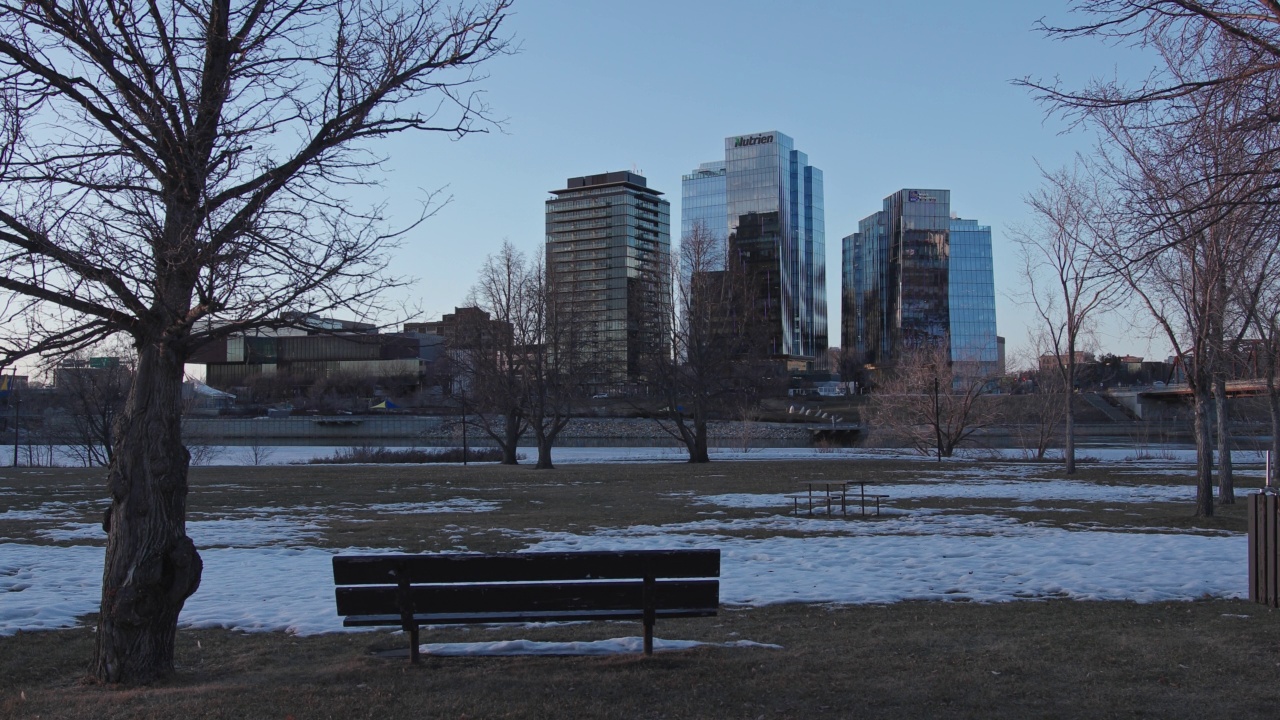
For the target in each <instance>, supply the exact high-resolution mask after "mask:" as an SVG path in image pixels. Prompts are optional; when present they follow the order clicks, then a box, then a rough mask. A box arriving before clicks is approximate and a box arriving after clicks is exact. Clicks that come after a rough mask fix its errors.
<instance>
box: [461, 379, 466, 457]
mask: <svg viewBox="0 0 1280 720" xmlns="http://www.w3.org/2000/svg"><path fill="white" fill-rule="evenodd" d="M466 464H467V389H466V388H462V465H463V466H464V467H465V466H466Z"/></svg>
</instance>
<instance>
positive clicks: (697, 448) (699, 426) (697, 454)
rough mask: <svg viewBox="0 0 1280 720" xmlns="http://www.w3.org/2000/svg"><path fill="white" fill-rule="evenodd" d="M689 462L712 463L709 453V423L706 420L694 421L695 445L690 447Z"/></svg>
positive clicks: (696, 419) (698, 419)
mask: <svg viewBox="0 0 1280 720" xmlns="http://www.w3.org/2000/svg"><path fill="white" fill-rule="evenodd" d="M689 462H691V463H706V462H711V455H710V454H709V453H708V452H707V421H706V420H705V419H702V418H695V419H694V421H693V444H692V445H691V446H689Z"/></svg>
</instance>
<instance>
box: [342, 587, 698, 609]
mask: <svg viewBox="0 0 1280 720" xmlns="http://www.w3.org/2000/svg"><path fill="white" fill-rule="evenodd" d="M719 587H720V583H719V582H718V581H716V580H659V581H657V582H656V583H655V591H656V596H655V605H654V607H655V608H656V609H659V610H663V609H668V608H678V607H694V606H702V607H716V606H717V605H719V603H720V593H719ZM399 593H400V590H399V588H397V587H396V586H394V585H390V586H358V587H339V588H337V589H336V591H335V594H336V596H337V601H338V614H339V615H371V614H386V613H388V612H390V611H393V610H396V609H397V608H398V600H399ZM409 594H410V597H411V598H412V602H413V611H414V612H415V613H430V614H439V613H472V614H474V613H490V612H505V613H517V612H539V611H546V610H566V611H578V610H583V611H585V610H635V609H638V608H643V607H644V597H643V594H644V583H643V582H642V581H638V580H633V581H628V582H619V581H604V582H590V583H583V582H579V583H573V584H564V585H562V584H556V583H497V584H484V585H479V584H477V585H420V586H415V587H413V588H411V589H410V591H409Z"/></svg>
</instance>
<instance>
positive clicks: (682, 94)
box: [373, 0, 1165, 363]
mask: <svg viewBox="0 0 1280 720" xmlns="http://www.w3.org/2000/svg"><path fill="white" fill-rule="evenodd" d="M1041 18H1045V19H1046V20H1047V21H1049V22H1057V23H1069V22H1071V20H1072V17H1071V16H1070V14H1069V13H1068V12H1067V8H1066V3H1065V1H1063V2H1056V1H1045V0H1037V1H1032V2H1027V1H1025V0H1022V1H1015V0H984V1H983V2H981V3H957V2H954V0H917V1H916V2H911V3H885V2H868V1H864V0H845V1H840V2H824V1H820V0H796V1H794V2H790V3H787V4H785V5H783V4H779V3H775V2H765V1H760V0H733V1H729V0H684V1H682V2H676V1H674V0H651V1H650V2H645V3H622V2H614V1H605V0H516V3H515V7H514V9H513V15H512V17H511V18H510V20H509V27H508V30H509V32H510V33H511V34H512V35H513V36H514V41H513V44H514V45H515V46H517V47H518V52H517V53H515V54H513V55H509V56H503V57H499V58H496V59H494V60H492V61H490V62H489V63H487V64H486V66H485V68H484V69H485V71H487V73H488V75H489V77H488V78H487V79H486V80H484V81H483V82H481V83H480V84H479V85H478V86H477V87H478V88H479V89H482V90H483V91H484V99H485V101H486V102H487V103H488V105H489V106H490V108H491V112H492V114H493V115H494V116H495V117H498V118H502V119H503V123H502V125H501V128H500V129H498V130H495V131H493V132H489V133H486V134H472V135H469V136H467V137H465V138H463V139H461V140H457V141H455V140H451V139H449V138H448V137H445V136H443V135H432V134H415V135H404V136H399V137H396V138H393V139H389V140H387V141H384V142H381V143H379V144H377V145H374V146H373V149H375V150H376V151H378V152H381V153H384V154H386V155H387V156H388V158H389V159H388V162H387V164H386V166H385V169H386V175H385V181H384V184H383V187H382V188H381V189H380V191H379V192H378V199H379V200H385V201H386V203H387V206H388V212H389V215H390V217H391V219H392V220H393V221H395V220H400V221H404V220H407V219H410V218H412V217H414V216H415V213H416V212H417V210H418V207H419V201H420V200H421V199H422V198H423V197H424V196H425V194H426V193H427V192H430V191H435V190H441V191H442V193H441V195H442V196H447V197H449V198H450V199H449V202H448V203H447V204H445V205H444V206H443V207H440V208H439V209H438V211H437V212H436V214H435V215H434V216H433V217H431V218H430V219H429V220H427V222H425V223H424V224H423V225H421V226H419V227H418V228H416V229H415V230H413V231H412V232H410V233H409V234H408V235H407V236H406V237H405V239H404V242H403V245H402V247H401V248H400V249H399V250H398V251H397V253H396V256H395V260H394V263H393V270H394V271H395V272H397V273H399V274H403V275H409V276H412V277H414V278H416V281H415V282H414V283H413V284H412V285H411V286H409V287H408V288H406V290H405V291H404V293H403V296H402V298H401V299H402V300H404V301H405V302H406V303H408V304H409V305H411V306H413V307H414V308H416V309H417V312H416V313H415V315H416V317H417V318H418V319H437V318H439V316H440V315H442V314H444V313H448V312H452V311H453V309H454V307H455V306H461V305H464V304H465V303H466V296H467V293H468V291H469V289H470V288H471V286H472V285H473V284H474V283H475V280H476V277H477V274H478V272H479V269H480V267H481V265H482V263H483V262H484V259H485V257H486V256H488V255H490V254H492V253H495V252H496V251H497V250H498V248H499V247H500V246H501V244H502V242H503V241H504V240H509V241H510V242H511V243H512V244H513V245H515V246H516V247H517V248H518V249H520V250H522V251H524V252H526V253H529V254H536V253H540V252H541V248H542V243H543V242H544V227H545V226H544V202H545V201H546V199H547V198H548V197H549V191H550V190H553V189H559V188H563V187H565V183H566V180H567V179H568V178H570V177H577V176H582V175H589V174H595V173H601V172H609V171H616V170H632V171H637V172H639V173H640V174H642V175H644V176H645V177H647V178H648V182H649V185H650V187H653V188H656V189H657V190H659V191H661V192H663V193H665V196H666V198H667V199H668V200H669V201H670V202H671V226H672V230H673V232H674V233H676V234H677V235H678V233H679V227H680V194H681V188H680V178H681V176H682V175H683V174H686V173H688V172H691V171H692V170H693V169H694V168H695V167H696V166H697V165H698V164H699V163H702V162H706V161H709V160H716V159H722V158H723V140H724V138H725V137H727V136H730V135H741V134H747V133H755V132H761V131H768V130H777V131H779V132H782V133H785V134H787V135H789V136H791V137H792V138H793V139H794V141H795V147H796V148H797V149H799V150H801V151H803V152H806V153H807V154H808V156H809V160H810V163H811V164H813V165H815V166H816V167H819V168H821V169H822V171H823V174H824V180H825V199H824V200H825V206H826V250H827V285H828V287H827V290H828V320H829V327H830V329H831V338H830V342H831V345H832V346H836V345H839V343H840V333H839V329H840V323H839V307H840V303H839V293H840V281H839V268H840V246H841V242H840V240H841V238H842V237H844V236H845V235H848V234H850V233H852V232H853V231H854V230H856V228H857V222H858V220H859V219H861V218H863V217H866V216H867V215H870V214H871V213H873V212H875V211H877V210H879V209H880V207H881V201H882V200H883V198H884V197H886V196H887V195H889V194H891V193H892V192H894V191H896V190H898V189H901V188H905V187H922V188H941V189H950V190H951V191H952V211H953V212H955V213H958V214H959V215H960V216H961V217H965V218H975V219H977V220H978V221H979V222H981V223H982V224H987V225H991V226H992V230H993V241H994V256H995V281H996V294H997V300H996V314H997V329H998V332H999V334H1000V335H1003V336H1004V337H1006V339H1007V342H1008V354H1009V357H1010V360H1011V363H1012V362H1013V361H1014V360H1015V358H1017V357H1018V356H1020V355H1025V352H1026V350H1025V349H1026V348H1027V347H1028V345H1029V340H1028V337H1029V333H1030V326H1031V324H1032V322H1033V320H1032V317H1031V315H1030V314H1029V312H1028V310H1027V308H1026V307H1025V305H1020V304H1019V296H1020V294H1021V293H1022V291H1023V285H1024V283H1022V282H1021V281H1020V272H1019V263H1018V261H1017V258H1016V255H1015V250H1014V246H1013V245H1012V243H1011V242H1010V239H1009V229H1010V228H1011V227H1014V226H1015V225H1017V224H1018V223H1025V222H1026V221H1027V211H1026V209H1025V206H1024V202H1023V198H1024V197H1025V196H1026V195H1027V194H1028V193H1030V192H1031V191H1033V190H1034V189H1035V188H1036V187H1037V186H1038V185H1039V181H1040V170H1039V167H1038V165H1037V164H1039V165H1040V166H1043V167H1045V168H1047V169H1053V168H1057V167H1060V166H1062V165H1064V164H1067V163H1069V162H1070V161H1071V158H1072V156H1073V154H1074V153H1076V152H1087V151H1088V150H1089V148H1090V147H1091V146H1092V142H1093V141H1092V139H1091V136H1090V135H1089V134H1088V133H1086V132H1084V131H1078V130H1077V131H1069V130H1070V128H1069V127H1068V126H1067V124H1066V123H1065V122H1064V121H1063V120H1061V119H1060V118H1057V117H1053V116H1048V115H1046V109H1045V108H1044V107H1043V106H1041V105H1039V104H1037V103H1036V101H1035V100H1034V98H1033V97H1032V96H1031V94H1030V93H1029V92H1028V91H1027V90H1025V89H1024V88H1020V87H1017V86H1015V85H1014V84H1013V83H1012V81H1013V80H1015V79H1018V78H1023V77H1028V76H1029V77H1032V78H1039V79H1051V78H1054V77H1058V78H1060V79H1061V80H1062V81H1063V82H1064V83H1065V84H1066V85H1067V86H1069V87H1079V86H1081V85H1082V84H1084V83H1085V82H1087V81H1088V80H1089V79H1090V78H1093V77H1099V76H1119V77H1121V78H1139V77H1142V76H1145V75H1146V74H1147V73H1148V72H1149V71H1150V69H1151V63H1150V62H1149V61H1144V60H1143V59H1142V57H1141V56H1140V54H1139V53H1137V52H1135V51H1133V50H1130V49H1125V48H1113V47H1108V46H1105V45H1102V44H1099V43H1097V42H1094V41H1090V40H1074V41H1070V42H1059V41H1054V40H1050V39H1047V38H1045V37H1044V36H1043V34H1042V33H1040V32H1039V31H1037V30H1036V29H1035V25H1036V22H1037V20H1039V19H1041ZM673 241H678V238H675V237H673ZM1128 322H1131V321H1124V322H1122V321H1114V322H1112V323H1110V324H1108V325H1107V326H1106V327H1105V328H1104V332H1103V333H1102V336H1101V337H1100V338H1099V345H1100V346H1101V348H1100V349H1101V350H1104V351H1107V352H1114V353H1116V354H1121V355H1122V354H1137V355H1144V356H1148V357H1159V358H1160V359H1163V357H1164V353H1165V349H1164V347H1163V344H1162V343H1160V342H1156V343H1154V344H1152V343H1151V342H1149V341H1148V340H1147V339H1146V336H1145V334H1144V332H1141V331H1135V329H1134V328H1133V327H1130V326H1129V325H1128Z"/></svg>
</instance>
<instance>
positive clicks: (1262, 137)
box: [1093, 86, 1274, 515]
mask: <svg viewBox="0 0 1280 720" xmlns="http://www.w3.org/2000/svg"><path fill="white" fill-rule="evenodd" d="M1232 90H1234V89H1233V88H1228V87H1226V86H1217V87H1215V88H1213V89H1211V90H1206V91H1204V92H1202V93H1198V94H1194V95H1188V96H1185V97H1184V98H1182V99H1181V100H1180V101H1179V102H1178V103H1176V104H1174V105H1172V106H1168V107H1165V106H1159V105H1141V104H1139V105H1127V106H1119V107H1116V108H1110V109H1106V110H1103V111H1099V112H1098V113H1096V114H1095V115H1094V116H1093V121H1094V122H1095V125H1096V127H1098V128H1099V129H1100V130H1101V131H1102V132H1103V133H1104V138H1105V143H1106V145H1105V146H1104V151H1103V152H1102V153H1101V157H1102V159H1103V161H1104V163H1105V164H1106V166H1107V170H1108V172H1109V174H1110V177H1111V179H1112V181H1113V182H1114V185H1115V189H1116V194H1115V195H1114V196H1113V198H1112V202H1111V203H1109V209H1110V210H1111V211H1112V212H1110V213H1109V215H1110V217H1111V218H1113V219H1114V222H1113V223H1112V225H1111V226H1110V228H1108V230H1107V231H1106V232H1102V233H1100V236H1103V237H1109V238H1110V240H1109V242H1108V244H1109V249H1108V251H1107V252H1108V261H1109V263H1110V264H1111V266H1112V267H1113V269H1114V270H1115V271H1116V273H1117V275H1118V276H1119V277H1121V278H1123V279H1124V281H1125V283H1126V285H1127V286H1128V288H1129V290H1131V291H1132V293H1133V296H1134V298H1136V299H1137V300H1138V301H1139V302H1140V303H1141V304H1142V305H1143V306H1145V307H1146V308H1147V310H1148V311H1149V312H1150V314H1151V316H1152V317H1153V318H1154V320H1155V321H1156V323H1157V324H1158V325H1159V326H1160V328H1162V330H1163V331H1164V334H1165V336H1166V338H1167V339H1168V341H1169V343H1170V345H1171V346H1172V347H1173V349H1174V352H1175V354H1176V357H1177V358H1178V359H1179V362H1181V363H1183V365H1184V367H1185V369H1186V378H1187V385H1188V388H1189V390H1190V392H1191V395H1192V403H1193V418H1194V419H1193V425H1194V431H1195V437H1196V450H1197V503H1196V504H1197V514H1201V515H1212V514H1213V459H1214V447H1213V432H1212V429H1211V422H1210V411H1211V408H1212V407H1213V402H1212V399H1213V397H1214V395H1215V394H1218V395H1219V396H1220V398H1221V401H1220V402H1219V403H1218V406H1219V408H1221V410H1220V412H1221V413H1222V414H1220V416H1219V418H1220V420H1219V423H1218V425H1219V427H1218V433H1219V437H1221V438H1222V444H1221V446H1220V447H1221V448H1223V449H1225V448H1226V447H1227V437H1226V433H1227V432H1228V427H1227V424H1226V423H1225V422H1223V421H1222V419H1221V418H1222V417H1224V415H1225V410H1226V406H1225V405H1226V403H1225V398H1226V395H1225V392H1224V391H1223V389H1224V387H1225V375H1224V372H1225V366H1226V364H1227V362H1228V359H1229V358H1228V355H1229V351H1230V349H1231V347H1232V345H1233V343H1234V342H1236V341H1237V340H1238V339H1239V337H1241V335H1242V333H1243V332H1244V328H1245V326H1246V323H1245V322H1244V320H1245V319H1246V315H1247V313H1246V312H1241V309H1240V308H1239V307H1238V306H1237V305H1235V304H1234V303H1233V294H1234V293H1233V286H1234V284H1235V283H1236V282H1238V281H1239V280H1240V279H1241V273H1243V272H1244V271H1245V269H1246V268H1247V267H1248V264H1249V260H1250V258H1251V257H1252V256H1253V255H1254V254H1255V253H1256V252H1257V251H1258V249H1259V248H1261V247H1265V245H1266V243H1267V242H1269V240H1268V238H1267V237H1266V236H1265V235H1259V232H1261V231H1262V229H1264V228H1265V225H1260V224H1259V223H1258V217H1259V213H1260V212H1263V211H1265V209H1266V208H1267V205H1268V204H1267V203H1265V202H1259V199H1260V198H1261V197H1263V194H1264V193H1265V189H1266V186H1268V185H1272V184H1273V183H1274V179H1273V177H1272V173H1271V169H1270V165H1271V158H1270V155H1271V149H1270V148H1269V147H1266V145H1268V144H1269V142H1268V141H1267V139H1266V138H1268V137H1269V136H1270V132H1264V133H1261V134H1259V133H1258V132H1250V131H1245V130H1242V129H1241V128H1242V127H1244V126H1243V125H1242V123H1241V121H1242V119H1243V118H1244V117H1246V116H1248V115H1251V114H1252V112H1253V107H1252V103H1251V101H1250V100H1249V99H1248V98H1247V96H1244V95H1241V94H1238V93H1236V92H1233V91H1232ZM1263 129H1264V130H1265V129H1266V128H1263ZM1259 143H1262V144H1261V145H1260V144H1259ZM1215 388H1217V390H1216V391H1215ZM1219 460H1220V464H1219V473H1218V480H1219V502H1222V503H1231V502H1234V489H1233V482H1232V474H1231V471H1230V455H1229V454H1228V453H1226V452H1223V453H1220V457H1219Z"/></svg>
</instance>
